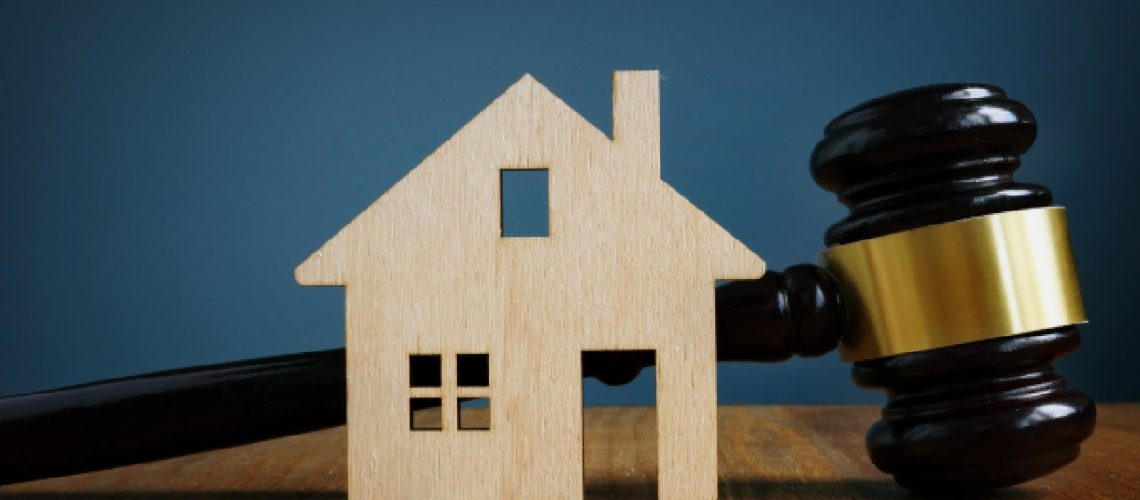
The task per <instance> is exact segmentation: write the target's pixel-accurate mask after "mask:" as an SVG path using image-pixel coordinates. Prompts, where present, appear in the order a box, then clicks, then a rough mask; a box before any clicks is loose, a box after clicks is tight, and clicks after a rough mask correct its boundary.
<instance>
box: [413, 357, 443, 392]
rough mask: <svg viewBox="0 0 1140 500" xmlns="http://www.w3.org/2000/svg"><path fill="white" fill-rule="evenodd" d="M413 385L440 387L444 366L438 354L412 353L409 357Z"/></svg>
mask: <svg viewBox="0 0 1140 500" xmlns="http://www.w3.org/2000/svg"><path fill="white" fill-rule="evenodd" d="M408 368H409V370H410V372H409V374H408V375H409V378H410V380H411V383H412V384H411V385H412V387H439V386H440V383H441V380H440V377H441V373H442V368H441V365H440V360H439V355H438V354H412V355H411V356H409V357H408Z"/></svg>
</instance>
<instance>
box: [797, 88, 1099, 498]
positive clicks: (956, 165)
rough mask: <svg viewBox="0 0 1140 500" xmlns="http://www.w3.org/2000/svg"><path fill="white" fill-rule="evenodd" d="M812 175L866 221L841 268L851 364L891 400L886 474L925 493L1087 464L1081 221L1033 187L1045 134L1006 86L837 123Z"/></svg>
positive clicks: (833, 236) (836, 233)
mask: <svg viewBox="0 0 1140 500" xmlns="http://www.w3.org/2000/svg"><path fill="white" fill-rule="evenodd" d="M824 135H825V136H824V138H823V140H821V141H820V142H819V144H817V146H816V148H815V151H814V152H813V154H812V160H811V167H812V175H813V177H814V178H815V180H816V182H817V183H818V184H819V185H820V186H821V187H823V188H824V189H826V190H828V191H832V192H835V193H836V194H837V196H838V197H839V200H840V201H841V202H842V203H844V204H845V205H847V206H848V207H849V208H850V209H851V212H850V214H849V215H848V216H847V217H846V218H845V219H843V220H841V221H840V222H838V223H836V224H835V225H833V226H831V228H830V229H829V230H828V231H827V234H826V237H825V240H826V243H827V245H828V246H829V248H828V250H827V251H826V252H824V253H823V255H822V264H823V266H824V267H825V268H826V269H828V271H829V272H831V273H832V274H833V275H834V276H835V278H836V280H837V281H838V283H839V287H840V289H841V291H842V292H843V296H844V300H845V301H846V309H847V313H848V318H847V321H846V323H847V325H848V326H847V329H846V333H845V338H844V339H843V354H844V357H845V358H846V359H849V360H853V361H855V364H854V367H853V370H852V374H853V377H854V379H855V381H856V382H857V383H858V384H859V385H862V386H865V387H872V388H878V389H883V390H885V391H886V392H887V393H888V395H889V401H888V403H887V405H886V406H885V407H884V408H883V411H882V419H881V420H880V421H878V422H876V423H875V424H874V426H872V428H871V429H870V431H869V433H868V435H867V447H868V451H869V452H870V456H871V460H872V461H873V462H874V463H875V465H876V466H877V467H879V468H880V469H881V470H883V471H884V472H887V473H890V474H892V475H894V477H895V479H896V481H897V482H898V483H899V484H901V485H903V486H906V487H909V488H912V489H918V490H947V489H984V488H994V487H1001V486H1007V485H1012V484H1016V483H1020V482H1023V481H1026V480H1029V479H1032V478H1035V477H1038V476H1041V475H1044V474H1047V473H1049V472H1051V471H1053V470H1055V469H1057V468H1059V467H1061V466H1063V465H1065V464H1066V463H1068V462H1070V461H1072V460H1073V459H1075V458H1076V457H1077V454H1078V453H1079V445H1080V443H1081V441H1083V440H1084V439H1085V438H1087V437H1088V436H1089V435H1090V434H1091V433H1092V429H1093V426H1094V424H1095V420H1096V409H1095V406H1094V404H1093V402H1092V401H1091V400H1090V399H1089V398H1088V397H1087V396H1086V395H1085V394H1083V393H1081V392H1079V391H1076V390H1074V389H1071V388H1069V387H1068V385H1067V383H1066V382H1065V380H1064V379H1063V378H1061V377H1060V376H1058V375H1057V374H1056V373H1054V371H1053V362H1054V361H1055V360H1056V359H1057V358H1059V357H1061V356H1063V355H1064V354H1066V353H1068V352H1070V351H1072V350H1074V349H1076V347H1077V346H1078V344H1079V342H1080V334H1079V333H1078V331H1077V328H1076V327H1075V326H1074V325H1075V324H1078V323H1082V322H1083V321H1084V311H1083V307H1082V305H1081V300H1080V293H1079V291H1078V289H1077V285H1076V275H1075V272H1074V270H1073V263H1072V257H1071V254H1070V250H1069V243H1068V234H1067V231H1066V227H1065V219H1064V209H1062V208H1060V207H1053V206H1050V205H1051V203H1052V195H1051V194H1050V192H1049V190H1048V189H1046V188H1044V187H1042V186H1038V185H1033V184H1025V183H1019V182H1015V181H1014V180H1013V172H1014V170H1016V169H1017V168H1018V166H1019V164H1020V160H1019V155H1020V154H1021V153H1023V152H1024V151H1025V150H1026V149H1028V148H1029V146H1030V145H1031V144H1032V143H1033V140H1034V138H1035V136H1036V123H1035V121H1034V118H1033V115H1032V114H1031V113H1030V112H1029V110H1028V109H1026V108H1025V106H1023V105H1022V104H1020V103H1018V102H1016V101H1014V100H1012V99H1009V98H1008V97H1007V96H1006V94H1005V92H1004V91H1003V90H1002V89H1000V88H998V87H994V86H989V85H936V86H927V87H920V88H915V89H911V90H907V91H903V92H899V93H895V94H891V95H887V96H885V97H881V98H878V99H874V100H871V101H868V102H866V103H864V104H861V105H859V106H857V107H855V108H853V109H851V110H849V111H847V112H846V113H843V114H842V115H840V116H839V117H837V118H836V119H835V120H833V121H832V122H831V123H830V124H829V125H828V126H827V128H826V129H825V133H824Z"/></svg>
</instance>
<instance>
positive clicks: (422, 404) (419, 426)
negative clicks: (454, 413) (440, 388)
mask: <svg viewBox="0 0 1140 500" xmlns="http://www.w3.org/2000/svg"><path fill="white" fill-rule="evenodd" d="M442 403H443V400H442V399H440V398H412V399H411V404H410V405H409V412H410V415H409V416H410V418H411V421H412V430H413V431H438V430H442V429H443V412H442V411H441V409H440V406H442Z"/></svg>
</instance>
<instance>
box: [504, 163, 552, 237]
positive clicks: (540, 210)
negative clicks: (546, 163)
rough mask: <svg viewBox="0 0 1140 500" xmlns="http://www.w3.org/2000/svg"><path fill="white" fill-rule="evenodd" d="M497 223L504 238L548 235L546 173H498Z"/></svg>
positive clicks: (506, 171) (505, 170)
mask: <svg viewBox="0 0 1140 500" xmlns="http://www.w3.org/2000/svg"><path fill="white" fill-rule="evenodd" d="M500 173H501V175H500V178H499V181H500V182H499V188H500V191H499V193H500V195H501V198H500V200H499V202H500V205H499V206H500V210H501V211H502V212H501V213H500V217H501V220H500V223H501V226H500V227H499V229H500V230H501V232H502V233H501V234H502V235H503V237H512V236H550V185H549V181H548V175H547V173H548V171H547V170H546V169H536V170H530V169H526V170H513V169H504V170H501V171H500Z"/></svg>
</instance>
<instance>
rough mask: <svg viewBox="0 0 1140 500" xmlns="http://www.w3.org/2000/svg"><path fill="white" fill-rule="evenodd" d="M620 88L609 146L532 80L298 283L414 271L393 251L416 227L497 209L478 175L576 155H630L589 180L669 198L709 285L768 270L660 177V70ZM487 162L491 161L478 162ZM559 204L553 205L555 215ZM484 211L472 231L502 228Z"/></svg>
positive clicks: (627, 74)
mask: <svg viewBox="0 0 1140 500" xmlns="http://www.w3.org/2000/svg"><path fill="white" fill-rule="evenodd" d="M613 85H614V97H613V100H614V102H613V113H614V138H613V140H612V141H611V140H610V139H609V138H607V137H606V136H605V134H603V133H602V132H601V131H599V130H598V129H597V128H596V127H594V126H593V125H591V124H590V123H589V122H588V121H586V120H585V119H584V118H583V117H582V116H581V115H579V114H578V113H577V112H575V111H574V110H573V109H572V108H570V107H569V106H568V105H567V104H566V103H565V102H563V101H562V100H561V99H559V98H558V97H557V96H555V95H554V94H553V93H551V92H550V91H549V90H548V89H547V88H546V87H544V86H543V85H542V84H541V83H539V82H538V81H537V80H535V79H534V78H533V77H531V76H530V75H529V74H528V75H524V76H523V77H522V78H521V79H520V80H519V81H518V82H516V83H515V84H513V85H512V86H511V87H510V88H508V89H507V91H506V92H504V93H503V94H502V95H500V96H499V97H498V98H496V99H495V100H494V101H493V102H492V103H491V104H490V105H489V106H488V107H487V108H485V109H484V110H483V111H481V112H480V113H479V114H478V115H476V117H475V118H473V119H472V120H471V121H470V122H468V123H467V124H466V125H465V126H464V127H463V128H461V129H460V130H459V131H458V132H457V133H456V134H455V135H453V136H452V137H451V138H450V139H448V140H447V141H446V142H444V143H443V144H442V145H441V146H440V147H439V148H438V149H437V150H436V151H435V152H433V153H432V154H431V155H429V156H428V157H427V158H426V159H425V160H424V161H423V162H421V163H420V164H419V165H418V166H417V167H416V168H414V169H413V170H412V171H410V172H409V173H408V174H407V175H406V176H405V177H404V178H403V179H401V180H400V181H398V182H397V183H396V184H395V185H393V186H392V188H391V189H389V190H388V192H386V193H385V194H384V195H383V196H381V197H380V198H378V199H377V200H376V201H375V202H373V203H372V205H371V206H369V207H368V208H367V209H366V210H364V211H363V212H362V213H360V214H359V215H358V216H357V217H356V218H355V219H354V220H353V221H352V222H350V223H349V224H348V225H347V226H345V227H344V228H343V229H341V230H340V231H339V232H338V233H337V234H336V235H335V236H334V237H333V238H331V239H330V240H328V241H327V242H326V243H325V244H324V245H322V246H321V247H320V249H318V250H317V251H316V252H314V253H313V254H312V255H311V256H310V257H309V258H308V259H306V260H305V261H304V262H303V263H302V264H301V265H299V266H298V267H297V268H296V270H295V275H296V279H297V281H298V282H299V283H300V284H303V285H345V284H347V283H348V281H349V280H350V279H358V278H359V276H357V274H358V273H354V272H353V268H354V265H356V263H358V262H362V261H367V262H368V263H369V264H368V266H369V267H370V268H376V266H384V265H392V266H401V265H407V262H410V261H409V260H408V259H406V258H402V257H401V255H400V252H398V251H396V252H393V251H392V250H393V249H392V248H389V246H391V245H390V243H391V242H392V241H396V240H398V239H400V238H416V237H420V236H421V235H422V234H423V233H422V230H420V229H418V228H430V227H432V226H435V225H438V224H439V223H440V221H446V220H451V219H449V217H450V218H452V219H453V218H454V217H455V216H458V215H457V210H458V209H457V207H458V206H460V205H467V206H468V207H474V206H488V205H492V204H493V203H496V202H495V201H492V198H493V197H494V196H493V195H494V194H495V193H487V192H485V190H487V189H492V190H493V189H497V186H492V187H488V186H489V185H490V184H489V181H488V180H487V176H486V175H484V173H481V172H482V171H481V170H480V169H491V170H494V169H501V168H544V167H547V166H551V165H556V164H559V163H562V162H563V161H564V159H565V157H566V155H568V154H578V155H582V154H584V155H587V156H594V157H598V156H607V155H608V156H622V155H625V156H627V157H629V158H627V159H625V160H615V159H612V158H609V159H605V158H603V159H599V158H594V159H592V160H590V161H589V163H591V164H594V163H601V164H607V165H608V164H611V163H614V164H620V168H614V169H612V170H609V171H606V170H604V169H601V168H599V169H598V170H597V171H596V172H593V173H590V174H588V175H590V176H598V175H604V176H613V178H614V180H613V182H612V184H614V185H623V186H624V185H631V186H646V187H647V188H648V189H652V190H660V192H661V193H663V194H662V195H661V196H665V197H667V198H669V199H670V200H671V201H669V202H667V203H666V205H668V206H670V207H672V208H671V210H669V212H670V213H668V214H665V213H656V214H652V215H651V216H652V217H656V218H664V219H665V220H666V221H667V222H670V223H672V224H675V225H676V228H674V229H672V230H669V231H668V232H669V233H672V234H674V235H675V236H676V237H677V238H679V240H681V241H680V242H679V244H683V245H684V247H685V249H686V250H685V252H686V253H688V254H690V256H692V255H694V254H697V255H703V256H704V257H705V258H703V259H698V261H699V262H701V263H703V265H702V266H701V267H704V268H705V269H702V270H701V271H703V273H704V274H705V275H706V276H708V277H709V278H710V279H713V278H721V277H728V276H733V277H758V276H759V275H760V274H762V273H763V262H762V261H761V260H760V258H759V257H758V256H756V254H754V253H753V252H751V251H750V250H748V248H747V247H745V246H744V245H743V244H742V243H740V242H739V241H737V240H736V239H735V238H733V237H732V236H731V235H730V234H729V233H728V232H727V231H725V230H724V229H723V228H721V227H720V226H719V225H718V224H716V222H714V221H712V220H711V219H710V218H708V217H707V216H706V215H705V214H704V213H703V212H701V211H700V210H699V209H698V208H696V207H695V206H693V205H692V204H691V203H690V202H689V201H688V200H686V199H685V198H684V197H683V196H681V195H680V194H679V193H677V192H676V191H675V190H674V189H673V188H672V187H670V186H668V185H667V184H666V183H665V182H664V181H662V180H661V178H660V119H659V108H660V105H659V90H658V89H659V78H658V74H657V72H656V71H619V72H615V73H614V76H613ZM553 131H559V133H553ZM581 150H586V151H588V152H586V153H581ZM476 159H478V160H476ZM480 162H481V163H484V164H482V165H479V164H476V163H480ZM556 175H558V177H557V178H565V176H564V175H563V174H556ZM552 182H553V181H552ZM552 196H557V194H555V193H552ZM556 206H557V205H552V207H551V209H552V210H556ZM484 212H485V213H483V214H481V215H479V214H470V213H464V214H462V215H461V217H463V218H464V219H465V222H464V224H466V225H474V226H478V227H486V228H491V227H496V226H497V224H498V220H497V217H498V216H499V214H498V211H497V210H485V211H484ZM570 215H571V214H566V213H554V212H552V213H551V218H552V223H553V221H554V219H555V218H556V217H559V216H563V218H565V217H568V216H570ZM604 216H607V217H608V216H612V214H606V215H604ZM599 217H600V216H599ZM670 219H671V220H670ZM560 221H561V219H560ZM592 223H593V224H597V223H598V222H592ZM635 223H636V221H635ZM686 231H689V233H686ZM456 243H458V242H456ZM470 243H471V242H467V246H468V247H471V246H472V245H471V244H470ZM431 248H439V249H444V251H447V250H446V249H447V248H450V251H451V252H453V253H461V252H462V253H470V252H471V251H472V250H471V249H470V248H466V249H464V248H456V247H454V246H449V243H448V242H445V241H440V242H439V244H438V245H435V246H433V247H431ZM690 262H693V261H691V260H690ZM693 271H696V270H695V269H694V270H693Z"/></svg>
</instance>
